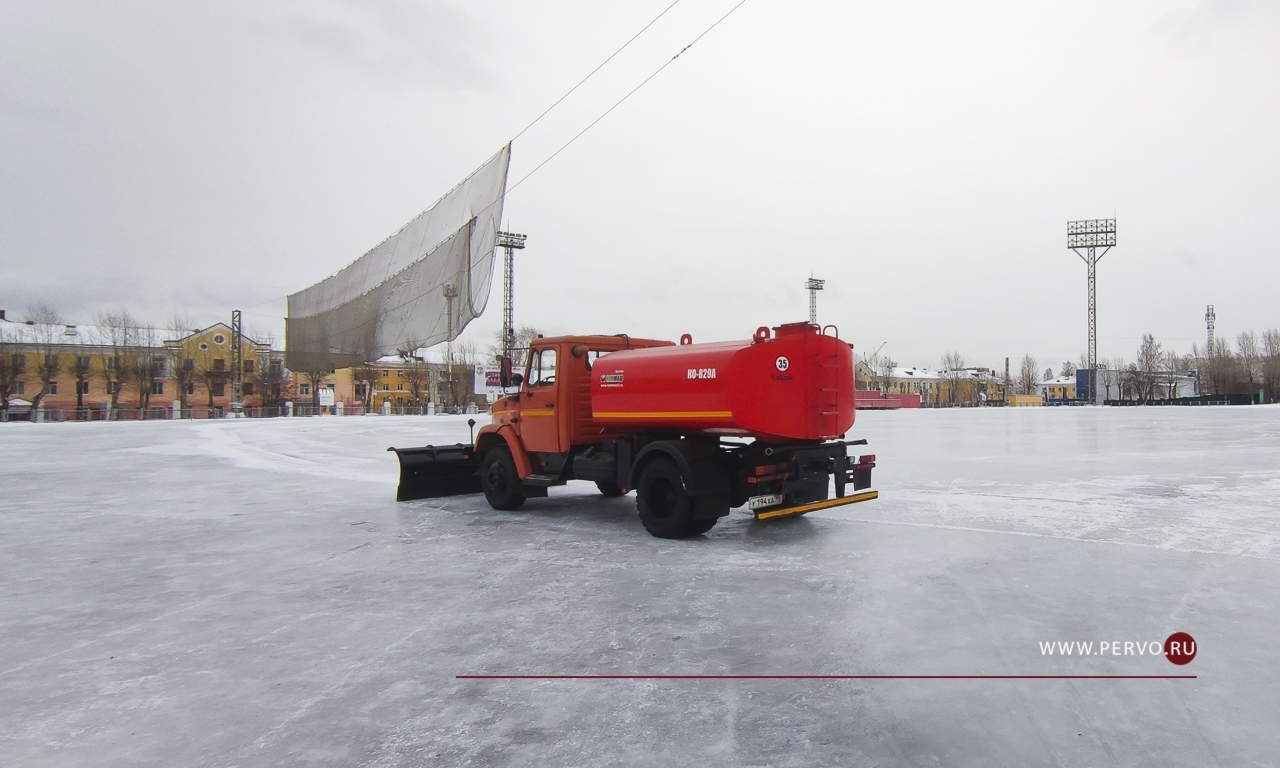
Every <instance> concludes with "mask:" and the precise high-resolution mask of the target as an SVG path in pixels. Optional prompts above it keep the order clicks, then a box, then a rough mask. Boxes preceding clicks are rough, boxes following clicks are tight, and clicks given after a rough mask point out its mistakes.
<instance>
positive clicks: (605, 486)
mask: <svg viewBox="0 0 1280 768" xmlns="http://www.w3.org/2000/svg"><path fill="white" fill-rule="evenodd" d="M596 488H599V489H600V494H601V495H603V496H608V497H609V498H611V499H612V498H613V497H615V496H621V495H622V488H621V487H620V486H619V485H618V484H617V483H610V482H608V481H607V480H597V481H596Z"/></svg>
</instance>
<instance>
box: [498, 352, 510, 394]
mask: <svg viewBox="0 0 1280 768" xmlns="http://www.w3.org/2000/svg"><path fill="white" fill-rule="evenodd" d="M498 365H499V371H498V383H499V384H501V385H502V388H503V389H506V388H507V387H509V386H511V358H509V357H504V358H502V359H501V360H499V361H498Z"/></svg>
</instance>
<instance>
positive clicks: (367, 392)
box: [351, 363, 425, 411]
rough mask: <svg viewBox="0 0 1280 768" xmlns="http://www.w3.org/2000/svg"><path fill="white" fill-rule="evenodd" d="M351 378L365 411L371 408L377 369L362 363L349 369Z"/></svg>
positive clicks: (376, 385)
mask: <svg viewBox="0 0 1280 768" xmlns="http://www.w3.org/2000/svg"><path fill="white" fill-rule="evenodd" d="M424 367H425V364H424ZM351 378H352V380H353V381H354V382H355V384H356V394H357V395H358V396H359V397H360V403H361V405H363V406H364V409H365V410H366V411H368V410H370V409H372V408H373V393H374V392H375V391H376V389H377V387H378V369H377V368H375V367H374V366H372V365H369V364H368V363H362V364H360V365H357V366H355V367H353V368H352V369H351Z"/></svg>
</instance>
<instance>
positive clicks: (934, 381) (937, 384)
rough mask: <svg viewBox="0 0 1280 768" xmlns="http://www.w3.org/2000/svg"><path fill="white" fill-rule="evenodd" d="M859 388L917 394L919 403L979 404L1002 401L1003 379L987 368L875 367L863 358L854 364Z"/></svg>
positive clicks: (926, 404)
mask: <svg viewBox="0 0 1280 768" xmlns="http://www.w3.org/2000/svg"><path fill="white" fill-rule="evenodd" d="M855 377H856V379H857V381H858V387H859V388H860V389H866V390H875V391H878V392H880V393H882V394H885V395H903V394H910V395H918V396H919V397H920V402H921V404H922V405H925V406H929V405H982V404H988V403H989V404H993V405H995V404H1001V403H1003V402H1004V397H1005V385H1004V379H1003V378H1001V377H997V376H996V375H995V373H994V372H993V371H992V370H991V369H990V368H964V369H961V370H956V371H935V370H931V369H929V368H913V367H906V366H895V367H894V368H892V369H891V370H887V371H886V370H881V371H877V370H874V369H873V368H872V367H871V366H868V365H867V364H866V363H865V362H859V363H857V365H856V366H855Z"/></svg>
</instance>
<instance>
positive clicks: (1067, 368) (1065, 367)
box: [1058, 360, 1076, 379]
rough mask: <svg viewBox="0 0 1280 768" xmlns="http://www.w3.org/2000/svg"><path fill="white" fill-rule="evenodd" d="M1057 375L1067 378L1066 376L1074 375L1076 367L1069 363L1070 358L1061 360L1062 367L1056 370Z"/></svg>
mask: <svg viewBox="0 0 1280 768" xmlns="http://www.w3.org/2000/svg"><path fill="white" fill-rule="evenodd" d="M1058 375H1059V376H1061V377H1062V378H1064V379H1065V378H1067V377H1068V376H1075V375H1076V367H1075V366H1074V365H1072V364H1071V361H1070V360H1066V361H1063V363H1062V369H1061V370H1060V371H1059V372H1058Z"/></svg>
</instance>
